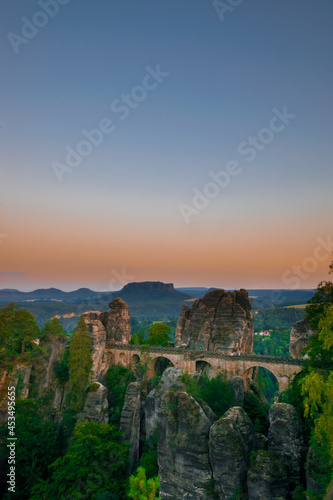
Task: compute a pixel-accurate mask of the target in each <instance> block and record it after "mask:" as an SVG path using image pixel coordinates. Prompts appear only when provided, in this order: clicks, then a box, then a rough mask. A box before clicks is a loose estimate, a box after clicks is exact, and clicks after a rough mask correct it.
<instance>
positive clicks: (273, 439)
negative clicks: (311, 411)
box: [268, 403, 304, 483]
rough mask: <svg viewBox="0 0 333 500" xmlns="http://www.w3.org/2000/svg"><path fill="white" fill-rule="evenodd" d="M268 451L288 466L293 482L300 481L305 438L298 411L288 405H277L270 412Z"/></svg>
mask: <svg viewBox="0 0 333 500" xmlns="http://www.w3.org/2000/svg"><path fill="white" fill-rule="evenodd" d="M269 423H270V426H269V431H268V451H270V452H274V453H275V454H276V456H277V457H278V458H279V459H280V460H281V461H282V462H283V463H284V464H285V465H286V467H287V470H288V473H289V477H290V480H291V482H294V483H295V482H297V481H299V480H300V475H301V468H302V460H303V454H304V438H303V431H302V428H301V424H300V422H299V420H298V417H297V414H296V410H295V408H294V407H293V406H291V405H289V404H287V403H275V404H274V405H273V406H271V408H270V410H269Z"/></svg>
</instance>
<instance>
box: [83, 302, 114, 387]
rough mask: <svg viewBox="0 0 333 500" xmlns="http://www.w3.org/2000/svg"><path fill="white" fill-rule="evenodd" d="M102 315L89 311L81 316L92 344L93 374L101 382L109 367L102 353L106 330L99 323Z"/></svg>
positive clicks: (103, 352) (108, 362) (106, 357)
mask: <svg viewBox="0 0 333 500" xmlns="http://www.w3.org/2000/svg"><path fill="white" fill-rule="evenodd" d="M103 314H104V313H100V312H97V311H90V312H87V313H84V314H82V317H83V319H84V321H85V323H86V325H87V327H88V329H89V333H90V337H91V342H92V359H93V368H92V369H93V372H94V376H95V379H96V380H98V381H100V382H103V380H104V377H105V374H106V372H107V370H108V368H109V366H110V361H111V360H109V359H108V356H107V353H106V352H105V351H104V349H105V346H106V330H105V327H104V325H103V323H102V321H101V319H100V318H101V316H102V315H103Z"/></svg>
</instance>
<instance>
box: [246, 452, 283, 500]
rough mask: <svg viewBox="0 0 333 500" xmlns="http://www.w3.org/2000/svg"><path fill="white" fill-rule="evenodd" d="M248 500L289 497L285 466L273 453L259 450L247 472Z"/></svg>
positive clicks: (270, 499)
mask: <svg viewBox="0 0 333 500" xmlns="http://www.w3.org/2000/svg"><path fill="white" fill-rule="evenodd" d="M247 489H248V498H249V500H258V499H259V498H260V499H261V500H276V499H286V498H289V479H288V472H287V468H286V466H285V465H284V463H283V462H281V460H279V459H278V458H277V457H276V456H275V455H274V454H273V453H268V452H267V451H259V452H258V453H257V454H256V455H255V458H254V459H251V466H250V468H249V471H248V474H247Z"/></svg>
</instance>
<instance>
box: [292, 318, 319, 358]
mask: <svg viewBox="0 0 333 500" xmlns="http://www.w3.org/2000/svg"><path fill="white" fill-rule="evenodd" d="M314 335H316V331H315V330H313V329H312V328H310V320H308V319H303V320H302V321H297V323H294V325H293V327H292V329H291V332H290V345H289V351H290V355H291V357H292V358H296V359H298V358H302V357H306V355H302V351H303V349H305V347H307V345H308V344H309V342H310V339H311V337H313V336H314Z"/></svg>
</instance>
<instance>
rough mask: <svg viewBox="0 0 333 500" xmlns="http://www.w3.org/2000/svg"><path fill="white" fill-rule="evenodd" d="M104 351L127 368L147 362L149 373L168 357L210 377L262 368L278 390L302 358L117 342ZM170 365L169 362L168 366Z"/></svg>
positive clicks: (245, 374) (249, 375) (247, 373)
mask: <svg viewBox="0 0 333 500" xmlns="http://www.w3.org/2000/svg"><path fill="white" fill-rule="evenodd" d="M106 351H107V352H108V353H109V359H110V361H111V364H116V365H117V364H121V365H123V366H126V367H127V368H130V367H132V368H134V367H135V365H136V363H137V362H138V361H143V362H146V361H147V362H148V376H149V377H152V376H153V375H154V374H155V373H156V372H155V368H156V363H157V362H158V360H165V361H166V360H169V362H170V363H171V364H172V365H173V366H174V367H175V368H181V369H182V370H184V371H188V373H192V374H193V373H196V372H198V371H199V372H200V371H205V372H206V373H207V374H208V376H209V377H214V376H216V375H217V374H218V373H223V374H225V376H226V377H227V378H229V379H230V378H231V377H233V376H235V375H240V376H241V377H243V380H244V382H246V379H247V378H252V377H253V373H254V370H255V369H256V368H258V367H260V366H261V367H263V368H266V369H267V370H269V371H270V372H271V373H273V374H274V375H275V377H276V379H277V381H278V384H279V391H280V392H282V391H284V390H286V389H287V388H288V384H289V381H291V380H292V379H293V378H294V376H295V375H296V374H297V373H299V372H300V371H301V369H302V363H303V360H302V359H293V358H288V357H278V356H260V355H253V354H252V355H251V354H242V355H240V356H230V355H227V354H223V353H218V352H216V351H214V352H213V351H211V352H210V351H190V350H188V349H186V348H177V347H149V348H147V346H141V347H140V346H135V345H117V344H114V343H108V344H107V346H106ZM170 366H171V365H170Z"/></svg>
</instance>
